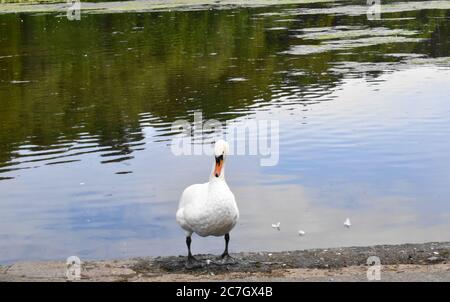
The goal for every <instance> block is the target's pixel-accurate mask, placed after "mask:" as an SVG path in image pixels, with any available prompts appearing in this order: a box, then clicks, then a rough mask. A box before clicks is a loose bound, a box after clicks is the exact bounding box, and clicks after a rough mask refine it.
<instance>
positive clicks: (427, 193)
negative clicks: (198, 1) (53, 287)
mask: <svg viewBox="0 0 450 302" xmlns="http://www.w3.org/2000/svg"><path fill="white" fill-rule="evenodd" d="M345 5H348V3H342V4H340V6H345ZM310 6H311V7H313V8H314V10H311V12H310V14H303V13H301V14H299V13H298V12H299V11H301V12H305V11H304V10H299V7H300V8H302V9H305V10H308V9H309V7H310ZM328 6H329V4H323V3H322V4H320V5H319V4H315V5H309V6H308V5H303V6H302V5H298V6H295V5H294V6H291V5H290V6H278V7H265V8H252V9H241V10H240V9H234V10H221V11H214V10H213V11H209V10H208V11H195V12H189V11H182V12H181V11H180V12H177V11H173V12H158V13H129V14H108V15H103V14H89V15H87V16H86V17H85V19H84V20H82V21H81V22H80V23H79V24H78V25H76V24H74V23H69V22H68V21H65V20H64V19H62V18H56V17H55V15H53V14H47V15H33V14H30V15H22V18H23V19H24V22H20V21H18V20H17V18H18V17H17V16H15V15H10V14H6V15H0V24H2V27H1V29H0V31H1V36H0V37H1V38H0V46H1V47H0V100H1V102H2V106H1V109H0V118H1V120H0V141H1V142H2V144H1V146H0V179H1V180H0V263H7V262H10V261H14V260H30V259H65V258H66V257H67V256H70V255H79V256H80V257H81V258H82V259H95V258H123V257H131V256H142V255H168V254H181V253H184V252H185V251H184V248H185V247H184V239H183V232H182V231H181V230H180V229H179V227H178V225H177V224H176V222H175V218H174V214H175V211H176V208H177V204H178V198H179V196H180V194H181V191H182V190H183V189H184V188H185V187H186V186H187V185H189V184H191V183H197V182H202V181H207V179H208V174H209V172H210V169H211V165H212V159H211V158H209V157H207V156H188V157H175V156H173V155H172V153H171V152H170V139H171V133H170V125H171V122H173V121H174V120H177V119H179V118H186V119H190V120H192V118H193V112H194V111H195V110H201V111H202V112H203V114H204V116H205V118H215V119H218V120H220V121H222V122H226V121H228V122H230V121H231V122H239V121H242V120H245V119H255V120H262V119H278V120H280V161H279V164H278V165H277V166H274V167H261V166H260V165H259V158H258V157H255V156H233V157H231V158H230V160H229V161H228V163H227V179H228V183H229V185H230V186H231V188H232V190H233V191H234V193H235V195H236V198H237V201H238V204H239V208H240V211H241V219H240V222H239V224H238V226H237V227H236V229H235V231H234V233H233V234H232V238H233V240H232V241H231V247H230V248H231V250H233V251H246V250H288V249H303V248H313V247H332V246H348V245H367V244H379V243H400V242H420V241H436V240H450V235H448V232H447V231H448V229H449V227H450V204H449V203H448V199H449V197H450V189H449V186H448V183H449V181H450V166H449V165H450V154H449V153H448V150H449V147H450V141H449V140H448V137H449V134H450V103H449V100H450V85H449V84H450V68H449V66H450V60H449V56H450V54H449V52H450V51H449V40H448V37H449V22H448V18H449V11H448V10H447V9H433V10H419V11H414V10H413V11H405V12H403V11H397V12H393V13H388V14H386V16H385V17H386V20H385V21H383V20H380V21H377V22H376V23H371V22H368V21H367V20H366V17H365V16H362V15H351V14H348V15H346V14H334V13H333V12H330V10H329V9H328V10H327V7H328ZM306 12H307V11H306ZM383 17H384V15H383ZM405 18H406V19H405ZM20 23H23V25H21V24H20ZM194 28H195V29H196V30H193V29H194ZM369 28H370V30H369ZM67 33H70V34H71V36H69V37H68V36H67ZM75 33H77V35H75V36H74V34H75ZM70 37H71V38H70ZM56 42H58V43H56ZM75 46H76V47H75ZM233 79H243V80H239V81H237V80H233ZM347 217H350V219H351V220H352V224H353V226H352V228H351V229H345V228H344V226H343V222H344V220H345V218H347ZM278 221H279V222H281V231H276V230H274V229H272V228H271V224H272V223H276V222H278ZM299 229H302V230H304V231H305V232H306V236H303V237H299V236H298V234H297V231H298V230H299ZM193 242H194V244H193V251H194V252H195V253H200V252H202V253H204V252H213V253H219V252H221V250H222V248H223V246H222V244H223V242H222V239H217V238H207V239H202V240H196V238H194V241H193Z"/></svg>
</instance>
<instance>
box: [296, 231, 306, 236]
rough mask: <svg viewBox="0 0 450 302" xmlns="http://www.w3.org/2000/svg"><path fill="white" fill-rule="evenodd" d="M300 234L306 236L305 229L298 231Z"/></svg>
mask: <svg viewBox="0 0 450 302" xmlns="http://www.w3.org/2000/svg"><path fill="white" fill-rule="evenodd" d="M298 235H299V236H305V235H306V232H305V231H303V230H299V231H298Z"/></svg>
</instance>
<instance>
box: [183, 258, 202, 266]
mask: <svg viewBox="0 0 450 302" xmlns="http://www.w3.org/2000/svg"><path fill="white" fill-rule="evenodd" d="M184 266H185V267H186V268H187V269H193V268H198V267H202V266H203V264H202V263H201V262H200V261H199V260H197V259H196V258H195V257H194V256H192V255H189V256H188V257H187V259H186V263H185V265H184Z"/></svg>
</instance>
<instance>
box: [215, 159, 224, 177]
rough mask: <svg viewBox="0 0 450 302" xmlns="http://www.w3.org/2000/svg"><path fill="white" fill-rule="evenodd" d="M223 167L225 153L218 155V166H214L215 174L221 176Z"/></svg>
mask: <svg viewBox="0 0 450 302" xmlns="http://www.w3.org/2000/svg"><path fill="white" fill-rule="evenodd" d="M222 167H223V155H221V156H216V166H215V168H214V176H215V177H219V176H220V173H221V172H222Z"/></svg>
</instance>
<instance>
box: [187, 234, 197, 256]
mask: <svg viewBox="0 0 450 302" xmlns="http://www.w3.org/2000/svg"><path fill="white" fill-rule="evenodd" d="M191 242H192V239H191V236H187V237H186V245H187V248H188V261H190V260H195V258H194V256H192V253H191Z"/></svg>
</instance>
